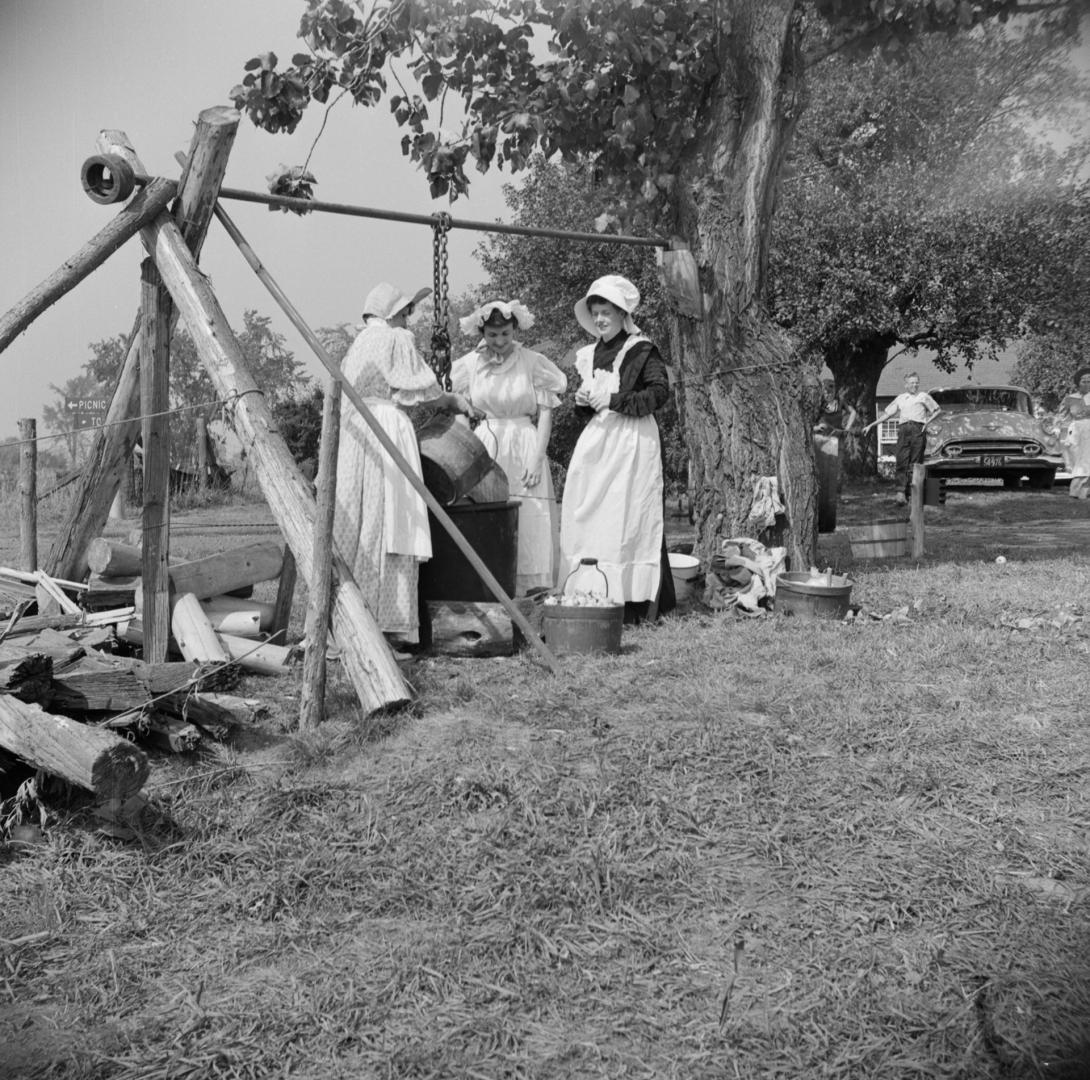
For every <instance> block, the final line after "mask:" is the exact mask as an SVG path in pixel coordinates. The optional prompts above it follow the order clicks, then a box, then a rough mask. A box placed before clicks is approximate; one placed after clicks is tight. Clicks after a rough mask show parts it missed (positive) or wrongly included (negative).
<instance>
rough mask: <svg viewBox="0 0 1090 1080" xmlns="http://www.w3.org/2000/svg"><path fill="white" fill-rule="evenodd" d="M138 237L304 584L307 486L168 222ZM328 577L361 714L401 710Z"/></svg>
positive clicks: (375, 654)
mask: <svg viewBox="0 0 1090 1080" xmlns="http://www.w3.org/2000/svg"><path fill="white" fill-rule="evenodd" d="M142 235H143V237H144V243H145V245H146V246H147V248H148V249H149V251H151V252H152V254H153V256H154V258H155V262H156V265H157V266H158V267H159V273H160V274H161V275H162V278H163V281H164V282H165V284H166V286H167V288H169V289H170V293H171V296H172V298H173V300H174V304H175V307H177V309H178V311H179V312H180V314H181V317H182V319H183V321H184V322H185V324H186V328H187V329H188V330H189V333H190V335H191V337H192V339H193V343H194V345H195V346H196V349H197V353H198V355H199V356H200V358H201V362H202V364H203V365H204V368H205V370H206V371H207V372H208V374H209V376H210V378H211V379H212V382H213V385H214V386H215V388H216V392H217V393H218V394H219V395H220V396H221V397H224V398H234V407H233V411H234V419H235V426H236V428H237V429H238V430H239V432H240V434H241V436H242V439H243V441H244V442H245V443H246V444H247V446H248V447H249V453H250V460H251V461H252V462H253V464H254V469H255V472H256V474H257V478H258V482H259V483H260V485H261V489H262V493H263V494H264V496H265V500H266V502H267V503H268V505H269V507H270V508H271V510H272V511H273V513H274V514H275V515H276V517H277V524H278V525H279V526H280V531H281V532H282V533H283V535H284V539H285V541H286V542H287V545H288V546H289V547H290V548H291V550H292V551H293V552H294V554H295V557H296V559H297V560H298V562H299V567H300V569H301V570H302V572H303V576H304V578H305V579H306V580H307V582H308V583H309V582H310V581H312V580H313V577H314V556H313V552H312V551H311V550H310V540H311V537H312V536H313V528H314V525H313V523H314V518H315V502H314V495H313V492H312V490H311V485H310V483H309V482H308V481H307V479H306V478H305V477H304V476H303V474H302V473H301V472H300V471H299V469H298V467H297V466H296V464H295V461H294V460H293V458H292V455H291V451H290V450H288V447H287V444H286V443H285V442H284V439H283V437H282V436H281V435H280V433H279V431H278V430H277V427H276V422H275V421H274V419H273V416H272V413H271V412H270V411H269V407H268V405H267V404H266V402H265V399H264V397H263V396H262V394H261V393H260V387H258V385H257V383H256V382H254V379H253V377H252V375H251V374H250V373H249V371H248V370H247V368H246V364H245V361H244V359H243V356H242V352H241V350H240V349H239V346H238V342H237V341H236V340H235V337H234V334H233V333H232V331H231V327H230V324H229V323H228V322H227V318H226V316H225V315H224V314H223V310H222V309H221V308H220V305H219V302H218V301H217V300H216V297H215V294H214V293H213V292H212V289H211V286H210V285H209V283H208V280H207V279H206V278H205V277H204V275H202V274H201V273H200V271H199V270H198V269H197V267H196V264H195V263H194V261H193V258H192V256H191V255H190V254H189V252H188V251H187V250H186V247H185V244H184V243H183V242H182V239H181V237H180V236H179V234H178V230H177V229H176V228H175V227H174V225H173V223H171V222H169V221H166V220H164V219H163V218H159V219H158V220H157V221H156V222H155V223H154V224H153V225H152V226H149V227H148V228H146V229H145V230H144V232H143V234H142ZM335 578H336V584H335V591H334V614H333V622H334V633H335V635H336V638H337V641H338V643H339V645H340V647H341V650H342V657H343V660H344V664H345V668H346V670H347V672H348V675H349V677H350V678H351V680H352V685H353V687H354V688H355V690H356V694H357V696H358V697H359V700H360V705H361V707H362V708H363V711H364V712H365V713H372V712H375V711H377V710H379V709H383V708H389V707H391V706H395V705H402V704H404V703H406V702H407V701H408V700H409V699H410V693H409V688H408V686H407V685H406V684H405V680H404V679H403V678H402V676H401V672H400V671H399V670H398V667H397V663H396V661H395V660H394V658H393V654H392V653H391V652H390V648H389V646H388V645H387V644H386V640H385V638H384V637H383V636H382V632H381V631H380V630H379V628H378V625H377V623H376V622H375V619H374V616H373V615H372V614H371V612H370V611H368V609H367V606H366V604H365V603H364V601H363V594H362V593H361V592H360V589H359V586H358V585H357V584H356V583H355V581H354V580H353V578H352V574H351V571H350V570H349V568H348V566H347V565H346V564H345V562H344V560H343V559H340V558H337V560H336V563H335ZM221 591H222V590H221Z"/></svg>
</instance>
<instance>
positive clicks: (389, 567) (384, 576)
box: [333, 398, 432, 642]
mask: <svg viewBox="0 0 1090 1080" xmlns="http://www.w3.org/2000/svg"><path fill="white" fill-rule="evenodd" d="M364 404H366V405H367V407H368V408H369V409H370V410H371V412H372V414H373V415H374V416H375V418H376V419H377V420H378V421H379V423H380V424H381V425H382V429H383V431H385V432H386V434H387V435H388V436H389V437H390V438H391V439H392V440H393V443H394V445H395V446H396V447H397V448H398V450H400V451H401V454H402V456H403V457H404V458H405V459H406V460H407V461H408V463H409V465H410V466H411V467H412V468H413V469H414V470H415V472H416V475H417V476H420V475H421V470H420V450H419V447H418V446H417V442H416V434H415V432H414V431H413V426H412V422H411V421H410V419H409V418H408V416H406V415H405V413H404V412H402V410H401V409H399V408H398V407H397V406H396V405H394V404H393V403H392V402H389V401H384V400H382V399H379V398H365V399H364ZM333 539H334V543H335V545H336V547H337V551H338V552H339V554H340V555H341V556H342V557H343V558H344V560H345V561H346V562H347V563H348V565H349V567H350V568H351V570H352V574H353V576H354V577H355V579H356V584H357V585H359V587H360V590H361V591H362V593H363V599H364V603H366V605H367V607H368V609H369V610H370V612H371V614H372V615H374V617H375V621H376V622H377V623H378V625H379V629H381V630H383V631H384V632H386V633H395V634H399V635H400V636H401V637H403V638H404V639H405V640H406V641H410V642H415V641H417V640H419V634H420V616H419V612H418V608H417V597H418V580H419V568H420V563H421V562H423V561H424V560H426V559H430V558H431V553H432V552H431V534H430V532H429V530H428V510H427V506H426V504H425V503H424V500H423V499H422V498H421V497H420V495H419V494H417V492H416V491H415V489H414V488H413V487H412V485H411V483H410V482H409V481H408V480H407V479H406V478H405V476H404V474H403V473H402V472H401V470H400V469H399V468H398V467H397V465H395V464H394V462H393V460H392V459H391V458H390V456H389V454H387V453H386V451H385V450H384V449H383V447H382V444H381V443H380V442H379V441H378V438H377V437H376V436H375V434H374V433H373V432H372V431H371V429H370V428H369V427H368V426H367V424H366V423H365V422H364V421H363V420H362V419H361V418H360V417H359V416H358V415H356V413H355V410H352V411H351V414H350V415H349V414H347V413H346V414H345V415H343V416H342V420H341V432H340V449H339V452H338V455H337V511H336V515H335V517H334V523H333Z"/></svg>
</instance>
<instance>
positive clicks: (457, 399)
mask: <svg viewBox="0 0 1090 1080" xmlns="http://www.w3.org/2000/svg"><path fill="white" fill-rule="evenodd" d="M447 399H448V405H447V407H448V408H449V409H450V410H451V412H460V413H462V415H463V416H468V417H469V419H470V420H483V419H484V413H483V412H482V411H481V410H480V409H478V408H477V406H476V405H474V404H473V402H471V401H470V400H469V398H467V397H466V396H465V395H464V394H447Z"/></svg>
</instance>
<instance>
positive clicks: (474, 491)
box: [462, 461, 511, 503]
mask: <svg viewBox="0 0 1090 1080" xmlns="http://www.w3.org/2000/svg"><path fill="white" fill-rule="evenodd" d="M510 497H511V485H510V484H509V483H508V481H507V473H505V472H504V471H503V469H502V468H500V465H499V462H497V461H493V462H492V467H491V468H490V469H489V470H488V472H486V473H485V474H484V476H483V477H482V479H481V481H480V483H479V484H477V486H476V487H474V488H471V489H470V490H469V491H467V492H466V493H465V495H464V496H462V498H463V499H465V501H466V502H472V503H505V502H507V500H508V499H509V498H510Z"/></svg>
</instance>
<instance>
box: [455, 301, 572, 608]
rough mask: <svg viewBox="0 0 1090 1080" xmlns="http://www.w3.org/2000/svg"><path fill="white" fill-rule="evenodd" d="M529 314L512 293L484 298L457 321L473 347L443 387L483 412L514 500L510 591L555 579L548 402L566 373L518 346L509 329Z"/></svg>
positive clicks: (483, 435) (483, 434) (525, 323)
mask: <svg viewBox="0 0 1090 1080" xmlns="http://www.w3.org/2000/svg"><path fill="white" fill-rule="evenodd" d="M533 324H534V317H533V315H531V314H530V312H529V311H528V310H527V309H526V307H525V306H524V305H523V304H522V303H521V302H520V301H518V300H510V301H506V300H489V301H488V302H487V303H484V304H481V306H480V307H478V308H477V309H476V310H475V311H472V312H470V314H469V315H467V316H466V317H465V318H464V319H462V320H461V321H460V325H461V328H462V332H463V333H465V334H471V335H473V336H474V337H475V338H477V339H478V344H477V347H476V348H475V349H474V350H473V351H472V352H468V353H466V354H465V356H461V357H459V358H458V359H457V360H455V362H454V364H453V365H452V366H451V369H450V381H451V388H452V389H453V390H454V391H455V393H460V394H464V395H465V396H466V398H468V399H469V401H470V402H472V404H473V405H474V406H475V407H476V408H478V409H480V410H481V411H482V412H483V413H484V415H485V419H484V420H483V421H482V422H481V423H480V424H479V425H478V427H477V437H478V438H479V439H480V440H481V442H483V443H484V445H485V446H486V447H487V448H488V451H489V453H490V454H491V455H492V458H493V460H495V461H496V462H498V463H499V466H500V468H502V469H503V471H504V472H505V473H506V474H507V480H508V483H509V484H510V488H511V498H512V499H517V500H518V502H519V518H518V570H517V577H516V591H517V592H518V593H520V594H523V595H524V594H525V593H526V592H527V591H529V590H531V589H535V588H546V589H551V588H553V586H554V585H555V584H556V572H557V562H558V559H559V550H558V549H559V528H560V521H559V515H558V513H557V507H556V496H555V494H554V493H553V479H552V474H551V472H550V469H549V457H548V450H549V438H550V436H551V435H552V428H553V419H552V417H553V409H554V408H556V406H557V405H559V404H560V395H561V394H562V393H563V392H564V390H565V389H566V388H567V385H568V380H567V376H566V375H565V374H564V373H563V372H562V371H561V370H560V368H558V367H557V366H556V365H555V364H554V363H553V362H552V361H551V360H550V359H548V357H546V356H543V355H542V354H541V353H539V352H534V351H533V350H532V349H528V348H526V346H525V345H523V344H522V343H521V342H520V341H517V340H516V339H515V334H516V332H519V333H521V332H523V331H526V330H529V329H530V327H531V326H533Z"/></svg>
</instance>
